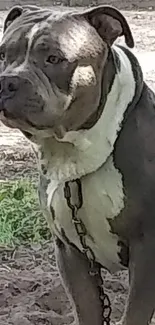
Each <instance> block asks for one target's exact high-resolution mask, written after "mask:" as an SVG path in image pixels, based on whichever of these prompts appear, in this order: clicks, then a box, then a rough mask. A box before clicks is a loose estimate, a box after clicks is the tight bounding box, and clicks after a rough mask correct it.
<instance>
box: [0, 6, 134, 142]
mask: <svg viewBox="0 0 155 325" xmlns="http://www.w3.org/2000/svg"><path fill="white" fill-rule="evenodd" d="M122 35H124V36H125V41H126V44H127V45H128V46H129V47H133V37H132V34H131V31H130V28H129V26H128V24H127V21H126V20H125V18H124V17H123V16H122V14H121V13H120V12H119V11H118V10H116V9H115V8H112V7H109V6H101V7H97V8H93V9H87V10H85V11H83V12H82V11H81V12H76V11H73V10H64V9H63V10H62V9H61V8H59V9H58V8H52V9H41V8H38V7H35V6H24V7H14V8H13V9H12V10H11V11H10V12H9V14H8V16H7V17H6V20H5V23H4V34H3V38H2V42H1V44H0V61H1V62H0V69H1V71H0V119H1V120H2V121H3V122H4V123H5V124H7V125H8V126H10V127H16V128H19V129H20V130H22V131H24V132H26V133H27V134H32V135H35V134H39V135H40V136H43V137H46V136H49V135H50V136H51V135H52V136H53V135H56V136H57V137H60V138H61V137H63V135H64V134H65V132H67V131H70V130H77V129H80V127H81V125H83V124H84V123H85V122H87V120H88V119H89V117H90V116H91V115H92V114H93V112H94V111H95V110H96V109H97V107H98V105H99V101H100V96H101V80H102V74H103V75H104V66H105V63H106V60H107V56H108V53H109V49H110V47H111V46H112V44H113V42H114V41H115V40H116V39H117V38H118V37H119V36H122Z"/></svg>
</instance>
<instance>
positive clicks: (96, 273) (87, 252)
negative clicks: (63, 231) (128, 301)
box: [64, 179, 112, 325]
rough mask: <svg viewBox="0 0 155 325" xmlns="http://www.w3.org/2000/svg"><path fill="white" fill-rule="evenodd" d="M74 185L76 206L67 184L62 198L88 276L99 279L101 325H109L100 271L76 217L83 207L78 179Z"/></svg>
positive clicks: (109, 311)
mask: <svg viewBox="0 0 155 325" xmlns="http://www.w3.org/2000/svg"><path fill="white" fill-rule="evenodd" d="M73 182H74V183H76V185H77V189H78V200H79V202H78V204H72V202H71V197H72V195H71V188H70V185H69V182H66V183H65V187H64V196H65V199H66V201H67V205H68V207H69V208H70V210H71V213H72V221H73V223H74V226H75V229H76V232H77V234H78V236H79V240H80V243H81V246H82V248H83V253H84V255H85V256H86V258H87V259H88V260H89V262H90V270H89V274H90V275H91V276H94V277H96V278H98V277H99V279H100V280H98V288H99V296H100V300H101V303H102V308H103V313H102V317H103V319H102V325H110V316H111V311H112V310H111V303H110V299H109V297H108V295H107V294H105V292H104V289H103V280H102V276H101V270H100V267H99V266H98V264H97V263H96V261H95V255H94V252H93V251H92V249H91V248H90V247H89V246H88V245H87V244H86V235H87V230H86V227H85V225H84V223H83V221H82V220H81V219H80V218H79V217H78V210H79V209H81V207H82V205H83V196H82V185H81V181H80V179H76V180H74V181H72V183H73Z"/></svg>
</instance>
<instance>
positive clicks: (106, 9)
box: [82, 6, 134, 48]
mask: <svg viewBox="0 0 155 325" xmlns="http://www.w3.org/2000/svg"><path fill="white" fill-rule="evenodd" d="M82 16H84V17H85V19H86V20H87V21H88V22H89V23H90V24H91V25H92V26H93V27H94V28H95V29H96V30H97V32H98V33H99V35H100V36H101V37H102V39H103V40H104V41H105V42H107V43H108V44H109V45H110V46H111V45H112V44H113V42H114V41H115V40H116V39H117V37H119V36H122V35H124V36H125V42H126V44H127V46H128V47H130V48H133V47H134V40H133V36H132V33H131V30H130V27H129V25H128V23H127V21H126V19H125V17H124V16H123V15H122V14H121V13H120V11H119V10H117V9H115V8H113V7H111V6H99V7H95V8H92V9H88V10H86V11H84V13H83V14H82Z"/></svg>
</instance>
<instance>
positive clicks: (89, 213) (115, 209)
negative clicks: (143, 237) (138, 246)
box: [40, 157, 124, 271]
mask: <svg viewBox="0 0 155 325" xmlns="http://www.w3.org/2000/svg"><path fill="white" fill-rule="evenodd" d="M81 183H82V195H83V206H82V208H81V209H80V210H79V211H78V216H79V218H80V219H81V220H82V221H83V223H84V225H85V227H86V230H87V235H86V242H87V244H88V245H89V246H90V247H91V248H92V250H93V252H94V254H95V257H96V259H97V260H98V262H100V263H101V264H102V265H103V266H105V267H107V268H109V269H111V270H114V271H115V269H117V268H118V267H120V260H119V255H118V254H119V252H120V247H119V245H118V237H117V236H116V235H114V234H112V232H111V228H110V225H109V221H108V220H109V219H112V218H114V217H116V216H117V215H118V214H119V213H120V211H121V210H122V209H123V207H124V194H123V184H122V177H121V174H120V173H119V172H118V170H116V168H115V167H114V164H113V161H112V158H111V157H110V158H109V159H108V160H107V162H106V164H104V166H102V167H101V168H100V169H99V170H98V171H96V172H95V173H92V174H89V175H87V176H85V177H83V178H82V179H81ZM70 187H71V194H72V197H71V199H72V202H75V203H77V200H78V197H77V187H76V185H75V184H74V183H71V182H70ZM40 193H41V202H42V204H43V205H44V208H45V205H46V204H47V205H48V207H47V210H46V216H47V219H48V223H49V225H50V227H51V228H52V230H53V231H54V233H56V234H57V235H58V236H59V237H61V239H63V240H68V241H70V242H71V243H73V244H74V245H76V246H77V247H78V248H79V249H80V250H82V247H81V244H80V240H79V236H78V235H77V233H76V230H75V225H74V224H73V222H72V214H71V210H70V209H69V207H68V206H67V202H66V199H65V197H64V184H55V183H54V182H53V181H52V180H51V181H50V180H47V179H45V178H44V179H42V184H41V190H40Z"/></svg>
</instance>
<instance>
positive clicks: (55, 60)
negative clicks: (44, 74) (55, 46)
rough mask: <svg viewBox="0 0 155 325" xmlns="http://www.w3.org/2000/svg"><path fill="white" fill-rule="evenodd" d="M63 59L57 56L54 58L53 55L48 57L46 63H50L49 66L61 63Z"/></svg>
mask: <svg viewBox="0 0 155 325" xmlns="http://www.w3.org/2000/svg"><path fill="white" fill-rule="evenodd" d="M62 61H63V59H61V58H59V57H58V56H55V55H50V56H49V57H48V59H47V62H48V63H51V64H58V63H60V62H62Z"/></svg>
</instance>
